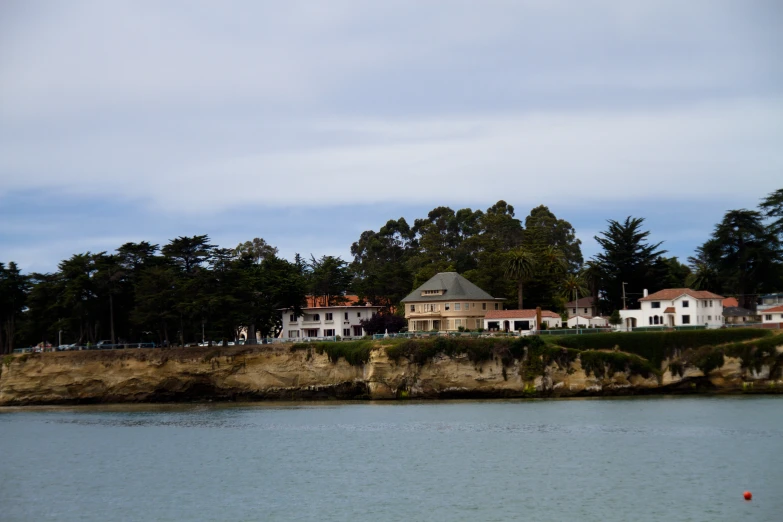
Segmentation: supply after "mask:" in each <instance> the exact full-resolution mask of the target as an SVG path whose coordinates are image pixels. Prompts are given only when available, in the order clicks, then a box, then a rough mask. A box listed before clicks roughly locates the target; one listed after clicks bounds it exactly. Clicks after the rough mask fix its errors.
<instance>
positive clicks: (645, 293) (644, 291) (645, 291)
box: [642, 288, 647, 297]
mask: <svg viewBox="0 0 783 522" xmlns="http://www.w3.org/2000/svg"><path fill="white" fill-rule="evenodd" d="M642 294H643V295H642V297H647V289H646V288H645V289H644V290H642Z"/></svg>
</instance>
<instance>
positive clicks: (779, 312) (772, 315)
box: [761, 306, 783, 323]
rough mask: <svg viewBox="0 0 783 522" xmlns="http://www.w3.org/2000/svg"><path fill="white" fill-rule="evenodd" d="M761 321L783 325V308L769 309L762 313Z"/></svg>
mask: <svg viewBox="0 0 783 522" xmlns="http://www.w3.org/2000/svg"><path fill="white" fill-rule="evenodd" d="M761 321H762V322H763V323H783V306H776V307H774V308H767V309H766V310H764V311H763V312H761Z"/></svg>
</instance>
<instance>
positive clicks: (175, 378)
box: [0, 347, 783, 405]
mask: <svg viewBox="0 0 783 522" xmlns="http://www.w3.org/2000/svg"><path fill="white" fill-rule="evenodd" d="M664 367H665V368H666V369H665V371H663V374H662V376H661V377H660V378H659V377H658V376H656V375H650V376H648V377H645V376H642V375H634V374H631V373H628V372H616V373H614V374H611V375H609V374H607V375H605V376H603V377H596V376H595V375H594V374H593V373H592V372H591V373H589V374H588V373H586V372H585V371H584V369H583V368H582V366H581V363H580V362H579V360H576V361H575V362H572V363H571V364H569V365H568V366H567V367H565V368H561V367H559V366H557V365H556V364H554V363H553V364H552V365H550V366H548V367H546V368H544V371H543V372H542V374H541V375H537V376H530V375H526V374H525V372H524V367H523V365H522V364H521V363H519V362H518V361H515V362H514V363H513V364H511V365H507V366H505V367H504V366H503V364H502V363H501V361H500V360H499V359H494V360H491V361H488V362H484V363H473V362H470V361H469V360H468V359H467V357H464V356H462V357H455V358H449V357H446V356H442V357H437V358H435V359H434V360H432V361H431V362H429V363H426V364H422V365H418V364H413V363H410V362H408V361H407V360H404V359H403V360H400V361H399V362H394V361H391V360H389V358H388V357H387V355H386V351H385V350H384V349H383V348H377V349H374V350H372V352H371V354H370V360H369V361H368V362H367V363H366V364H364V365H361V366H351V365H350V364H348V363H347V362H346V361H345V360H344V359H340V360H338V361H337V362H336V363H334V362H331V361H330V360H329V357H328V356H327V355H326V354H325V353H323V354H318V353H316V352H315V351H313V350H297V351H291V350H290V349H289V348H287V347H274V348H267V347H263V348H261V347H259V348H255V349H234V350H230V349H228V350H227V349H220V350H216V349H208V348H205V349H194V348H188V349H184V350H181V349H180V350H166V351H163V350H122V351H116V352H70V353H69V352H60V353H45V354H32V355H24V356H17V357H13V358H10V357H9V358H6V360H5V361H4V362H3V366H2V373H1V374H0V405H23V404H75V403H98V402H104V403H111V402H115V403H118V402H161V401H191V400H258V399H293V400H296V399H327V398H338V399H395V398H468V397H544V396H566V397H567V396H590V395H631V394H642V393H677V392H684V393H690V392H700V391H714V392H765V393H781V392H783V380H781V379H780V377H779V375H777V376H773V377H771V376H770V368H768V367H762V368H761V369H760V370H758V371H757V370H756V369H751V368H743V367H742V365H741V361H740V360H739V359H735V358H731V357H726V358H725V362H724V365H723V366H722V367H721V368H718V369H716V370H713V371H711V372H710V373H709V375H704V373H703V372H702V371H700V370H699V369H697V368H694V367H690V366H684V367H682V369H681V373H682V374H681V375H680V374H679V373H674V374H673V373H672V372H671V371H670V370H669V369H668V364H667V363H664ZM775 373H778V372H775Z"/></svg>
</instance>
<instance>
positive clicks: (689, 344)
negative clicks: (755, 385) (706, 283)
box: [548, 328, 772, 367]
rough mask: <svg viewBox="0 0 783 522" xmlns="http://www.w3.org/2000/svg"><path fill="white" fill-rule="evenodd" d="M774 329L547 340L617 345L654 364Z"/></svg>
mask: <svg viewBox="0 0 783 522" xmlns="http://www.w3.org/2000/svg"><path fill="white" fill-rule="evenodd" d="M771 335H772V332H770V331H769V330H762V329H760V328H742V329H739V328H738V329H720V330H690V331H674V332H611V333H598V334H592V335H569V336H562V337H560V336H557V337H552V338H551V339H548V342H550V343H552V344H556V345H558V346H564V347H566V348H575V349H578V350H602V349H603V350H608V349H612V348H614V347H615V346H616V347H617V348H618V349H619V350H621V351H623V352H628V353H631V354H635V355H638V356H640V357H643V358H645V359H647V360H648V361H650V362H651V363H652V364H653V365H655V367H660V365H661V362H662V361H663V360H664V359H666V358H667V357H672V356H674V355H675V354H676V353H677V352H681V351H684V350H687V349H690V348H700V347H702V346H719V345H722V344H727V343H741V342H742V341H749V340H753V339H760V338H766V337H770V336H771Z"/></svg>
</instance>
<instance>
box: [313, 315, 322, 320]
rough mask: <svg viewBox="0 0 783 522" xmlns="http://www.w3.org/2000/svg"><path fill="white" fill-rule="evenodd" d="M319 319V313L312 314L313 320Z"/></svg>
mask: <svg viewBox="0 0 783 522" xmlns="http://www.w3.org/2000/svg"><path fill="white" fill-rule="evenodd" d="M320 320H321V314H313V321H320Z"/></svg>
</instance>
